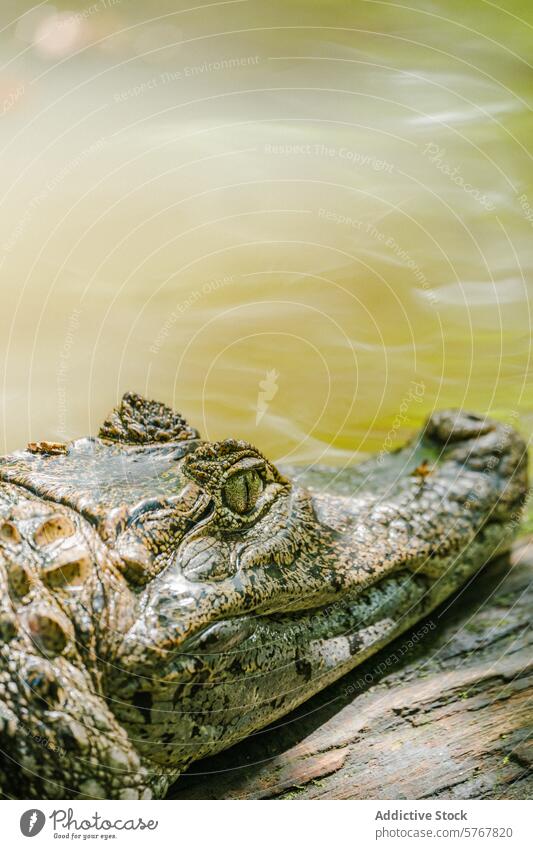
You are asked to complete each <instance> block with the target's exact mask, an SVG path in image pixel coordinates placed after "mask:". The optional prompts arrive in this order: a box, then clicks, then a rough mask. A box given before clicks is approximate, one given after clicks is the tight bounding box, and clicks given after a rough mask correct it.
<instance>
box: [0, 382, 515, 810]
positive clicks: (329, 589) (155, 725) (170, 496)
mask: <svg viewBox="0 0 533 849" xmlns="http://www.w3.org/2000/svg"><path fill="white" fill-rule="evenodd" d="M423 457H428V458H429V460H428V461H427V462H423V463H421V464H420V461H421V459H422V458H423ZM332 474H333V473H331V474H330V476H329V479H331V477H332ZM296 477H297V475H296ZM307 477H308V481H309V484H308V488H304V487H303V486H302V485H300V484H299V483H297V482H296V480H293V482H291V481H290V480H289V478H288V477H285V476H284V475H282V474H280V472H279V471H278V470H277V469H276V468H275V467H274V466H273V465H272V464H271V463H269V462H268V461H267V460H266V459H265V458H264V457H263V456H262V455H261V454H260V453H259V452H258V451H257V450H256V449H255V448H253V447H252V446H250V445H248V444H246V443H244V442H236V441H233V440H227V441H225V442H219V443H205V442H201V441H200V439H199V437H198V434H197V432H196V431H195V430H193V429H192V428H190V427H189V426H188V425H187V424H186V422H184V420H183V419H182V418H181V417H180V416H179V415H177V414H175V413H173V412H172V411H171V410H169V409H168V408H166V407H164V406H163V405H159V404H155V403H153V402H148V401H145V400H143V399H142V398H140V397H139V396H135V395H126V396H125V397H124V399H123V401H122V404H121V406H120V407H119V408H118V409H117V410H115V411H114V412H113V413H112V414H111V416H110V417H109V419H108V420H107V421H106V423H105V424H104V426H103V427H102V429H101V431H100V435H99V438H98V439H82V440H78V441H76V442H73V443H71V444H69V445H68V446H61V445H57V444H56V443H54V444H50V443H34V444H32V445H31V446H30V447H29V450H27V451H21V452H17V453H15V454H12V455H10V456H7V457H4V458H2V459H1V460H0V480H1V481H2V483H0V581H1V582H2V587H1V596H0V604H1V608H0V639H1V641H2V644H1V661H0V699H1V701H0V729H1V748H2V751H3V757H2V762H1V772H0V789H1V790H2V792H3V793H4V794H5V795H7V796H12V797H15V798H39V797H48V798H74V797H79V798H89V797H97V798H122V799H124V798H127V799H133V798H134V799H136V798H151V797H152V796H155V797H160V796H162V795H164V793H165V791H166V789H167V788H168V785H169V784H170V782H171V781H172V780H173V779H174V778H175V777H176V775H177V774H178V773H179V772H180V771H182V770H183V769H185V768H186V767H187V765H188V764H189V763H191V761H194V760H196V759H197V758H200V757H202V756H204V755H206V754H212V753H213V752H216V751H218V750H220V749H223V748H225V747H227V746H229V745H231V744H232V743H234V742H235V741H237V740H239V739H242V738H243V737H245V736H246V735H248V734H250V733H252V732H253V731H255V730H257V729H258V728H261V727H262V726H264V725H266V724H267V723H269V722H271V721H273V720H275V719H276V718H278V717H280V716H282V715H283V714H285V713H287V712H288V711H290V710H292V709H293V708H294V707H296V706H297V705H298V704H300V703H301V702H303V701H304V700H305V699H308V698H309V697H310V696H312V695H313V694H314V693H316V692H317V691H318V690H320V689H321V688H323V687H325V686H326V685H328V684H329V683H330V682H332V681H333V680H335V679H336V678H338V677H339V676H341V675H343V674H344V673H346V672H347V671H348V670H349V669H351V668H352V667H354V666H355V665H356V664H358V663H361V662H362V661H363V660H365V659H366V658H367V657H368V656H369V655H371V654H373V653H374V652H376V651H378V650H379V649H380V648H381V647H382V646H384V645H385V644H386V643H388V642H389V641H390V640H392V639H393V638H394V637H396V636H397V635H398V634H400V633H401V632H402V631H405V629H407V628H409V627H410V626H411V625H413V623H415V622H416V621H417V620H418V619H420V618H421V617H423V616H426V615H427V614H428V613H429V612H430V611H431V610H432V609H433V608H434V607H435V606H436V605H438V604H439V603H440V602H442V601H443V599H445V598H446V597H447V596H449V595H450V594H451V593H453V592H454V591H455V590H456V589H457V588H458V587H460V586H461V585H462V584H463V583H464V582H465V581H466V580H467V579H468V578H469V577H470V576H471V575H473V574H474V573H475V572H476V571H477V570H478V569H479V568H480V567H481V566H482V565H483V564H484V563H486V562H487V561H488V560H489V559H490V558H491V557H493V556H494V555H496V554H498V553H500V552H502V551H505V550H506V549H507V548H508V547H509V545H510V543H511V541H512V538H513V532H514V530H515V529H516V527H517V525H518V516H519V513H520V509H521V506H522V503H523V500H524V496H525V492H526V488H527V472H526V451H525V446H524V443H523V441H522V440H521V439H520V437H519V436H518V435H517V434H516V433H515V432H514V431H513V430H512V429H511V428H509V427H506V426H504V425H500V424H496V423H494V422H491V421H488V420H485V419H482V418H479V417H476V416H471V415H468V414H466V413H457V412H443V413H438V414H435V415H433V416H432V417H431V418H430V420H429V422H428V424H427V426H426V429H425V431H424V432H423V434H422V436H421V437H420V438H419V440H418V441H417V442H415V443H413V444H412V445H411V446H410V447H409V448H407V449H405V450H404V452H403V453H400V454H398V455H395V456H392V457H391V458H390V459H389V460H388V461H387V462H386V463H385V464H384V465H383V466H381V465H380V464H379V463H378V462H377V461H374V462H370V463H367V464H364V465H363V466H361V467H359V469H358V470H357V471H356V472H354V473H353V475H352V477H351V478H350V476H349V475H348V484H349V485H348V486H346V475H345V478H344V488H345V490H346V489H347V492H346V493H345V494H338V493H337V494H335V493H334V492H332V491H331V488H330V487H322V488H321V487H320V481H321V474H320V471H319V470H317V471H316V472H312V473H309V474H308V475H307Z"/></svg>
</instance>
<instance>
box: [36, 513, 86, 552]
mask: <svg viewBox="0 0 533 849" xmlns="http://www.w3.org/2000/svg"><path fill="white" fill-rule="evenodd" d="M75 533H76V528H75V527H74V523H73V522H72V521H71V520H70V519H69V518H68V516H61V515H59V514H58V515H57V516H52V517H51V518H49V519H47V520H46V521H45V522H43V523H42V525H40V526H39V527H38V528H37V530H36V531H35V534H34V540H35V543H36V544H37V545H38V546H39V547H41V546H44V545H50V544H51V543H53V542H56V541H57V540H58V539H66V538H67V537H71V536H73V535H74V534H75Z"/></svg>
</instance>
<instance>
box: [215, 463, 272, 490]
mask: <svg viewBox="0 0 533 849" xmlns="http://www.w3.org/2000/svg"><path fill="white" fill-rule="evenodd" d="M265 469H266V465H265V461H264V460H262V459H261V458H260V457H243V459H242V460H238V462H237V463H234V464H233V466H231V468H229V469H228V470H227V472H226V474H225V475H224V478H223V480H222V484H224V483H226V481H227V480H228V479H229V478H231V477H233V475H235V474H238V473H239V472H249V471H252V470H254V471H264V470H265Z"/></svg>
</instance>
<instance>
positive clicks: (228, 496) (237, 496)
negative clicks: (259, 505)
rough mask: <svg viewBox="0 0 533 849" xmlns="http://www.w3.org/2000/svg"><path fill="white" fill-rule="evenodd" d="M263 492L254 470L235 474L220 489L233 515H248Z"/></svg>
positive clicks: (258, 477)
mask: <svg viewBox="0 0 533 849" xmlns="http://www.w3.org/2000/svg"><path fill="white" fill-rule="evenodd" d="M262 491H263V480H262V478H261V475H260V474H259V473H258V472H256V471H255V469H247V470H246V471H243V472H237V473H236V474H234V475H232V477H231V478H230V479H229V480H228V481H226V484H225V485H224V487H223V489H222V494H223V496H224V501H225V503H226V505H227V507H229V508H230V510H233V512H234V513H249V512H250V510H252V509H253V507H255V503H256V501H257V499H258V498H259V496H260V495H261V493H262Z"/></svg>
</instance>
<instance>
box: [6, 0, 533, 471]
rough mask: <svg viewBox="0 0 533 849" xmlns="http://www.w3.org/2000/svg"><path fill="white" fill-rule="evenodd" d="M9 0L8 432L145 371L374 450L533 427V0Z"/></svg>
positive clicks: (330, 444)
mask: <svg viewBox="0 0 533 849" xmlns="http://www.w3.org/2000/svg"><path fill="white" fill-rule="evenodd" d="M192 5H193V4H185V3H180V2H172V3H163V2H159V0H158V2H155V3H152V2H151V3H139V2H126V0H122V2H118V0H116V2H112V0H106V2H103V0H99V2H95V3H92V4H91V3H87V4H83V3H81V2H78V0H76V2H69V3H68V4H64V3H55V4H54V6H51V5H49V4H48V5H47V4H41V5H40V6H39V7H35V8H33V9H32V7H31V5H30V4H24V3H19V2H3V3H2V9H1V11H0V18H1V20H0V29H1V33H0V100H1V101H2V106H1V108H0V149H1V151H2V153H1V157H0V168H1V183H0V192H1V198H2V199H1V203H0V234H1V239H0V262H1V275H2V277H1V279H2V286H1V310H0V329H1V333H0V340H1V341H0V345H1V347H2V358H1V362H2V366H3V369H2V372H3V382H2V400H3V417H2V424H3V439H2V446H1V448H2V451H5V450H10V449H13V448H16V447H19V446H21V445H23V444H24V443H25V442H26V441H27V440H29V439H43V438H48V439H64V438H70V437H74V436H78V435H81V434H84V433H87V432H89V433H94V432H95V431H96V429H97V426H98V423H99V421H100V420H101V419H102V417H103V415H104V414H105V413H106V412H107V411H108V409H109V408H110V407H111V406H112V405H113V403H114V402H115V400H116V399H117V397H118V396H119V395H120V393H121V392H122V391H124V390H126V389H135V390H137V391H140V392H144V393H146V394H148V395H150V396H153V397H156V398H160V399H161V400H165V401H167V402H170V403H173V404H174V405H175V406H176V407H177V408H178V409H180V410H181V411H182V412H183V413H184V414H185V415H186V416H187V417H188V418H189V420H190V421H191V423H193V424H194V425H196V426H197V427H198V428H199V429H200V430H201V432H202V433H203V434H204V435H206V436H208V437H209V438H211V439H215V438H221V437H225V436H235V437H241V438H245V439H247V440H249V441H251V442H252V443H254V444H256V445H257V446H258V447H259V448H261V449H262V450H263V451H264V452H265V453H267V454H268V455H269V456H270V457H271V458H273V459H274V460H277V461H283V462H288V463H304V464H305V463H308V464H315V463H333V464H336V465H346V464H350V463H353V462H354V461H355V460H357V459H359V458H360V457H362V456H364V455H365V454H367V453H368V452H371V451H380V450H384V449H385V450H389V449H390V448H391V447H394V446H396V445H398V444H399V443H401V442H402V440H404V439H405V438H406V436H407V435H409V434H410V433H411V432H412V430H413V428H415V427H418V425H419V424H420V423H421V421H422V420H423V419H424V417H425V416H426V415H427V414H428V413H429V412H430V411H431V410H433V409H435V408H437V407H446V406H463V407H468V408H472V409H475V410H477V411H481V412H487V413H490V414H493V415H495V416H498V417H501V418H504V419H507V420H510V421H514V422H516V423H517V424H518V425H519V427H520V428H521V429H522V431H523V432H524V433H525V434H526V435H527V436H530V435H531V433H532V432H533V403H532V400H533V399H532V368H531V358H530V357H531V350H530V348H531V308H530V298H531V295H532V294H533V289H532V268H533V238H532V237H533V169H532V166H531V137H532V120H531V111H530V108H531V100H532V97H531V94H532V81H533V63H532V56H531V54H532V51H531V44H532V43H533V6H531V4H529V3H526V2H506V3H505V4H503V5H502V4H494V3H489V2H484V1H483V2H476V0H474V2H470V3H468V4H465V3H464V2H462V3H459V2H453V0H447V2H443V0H438V2H421V3H417V4H415V5H416V8H411V7H410V6H408V4H405V5H404V4H401V3H395V2H377V0H376V2H373V1H372V2H366V0H365V2H362V0H354V2H350V3H347V2H342V3H339V2H334V0H331V2H315V3H310V2H306V3H303V2H301V3H300V2H284V3H281V2H277V0H276V2H269V3H264V2H259V0H248V2H228V3H211V4H203V5H202V4H196V5H197V8H191V7H192Z"/></svg>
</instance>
